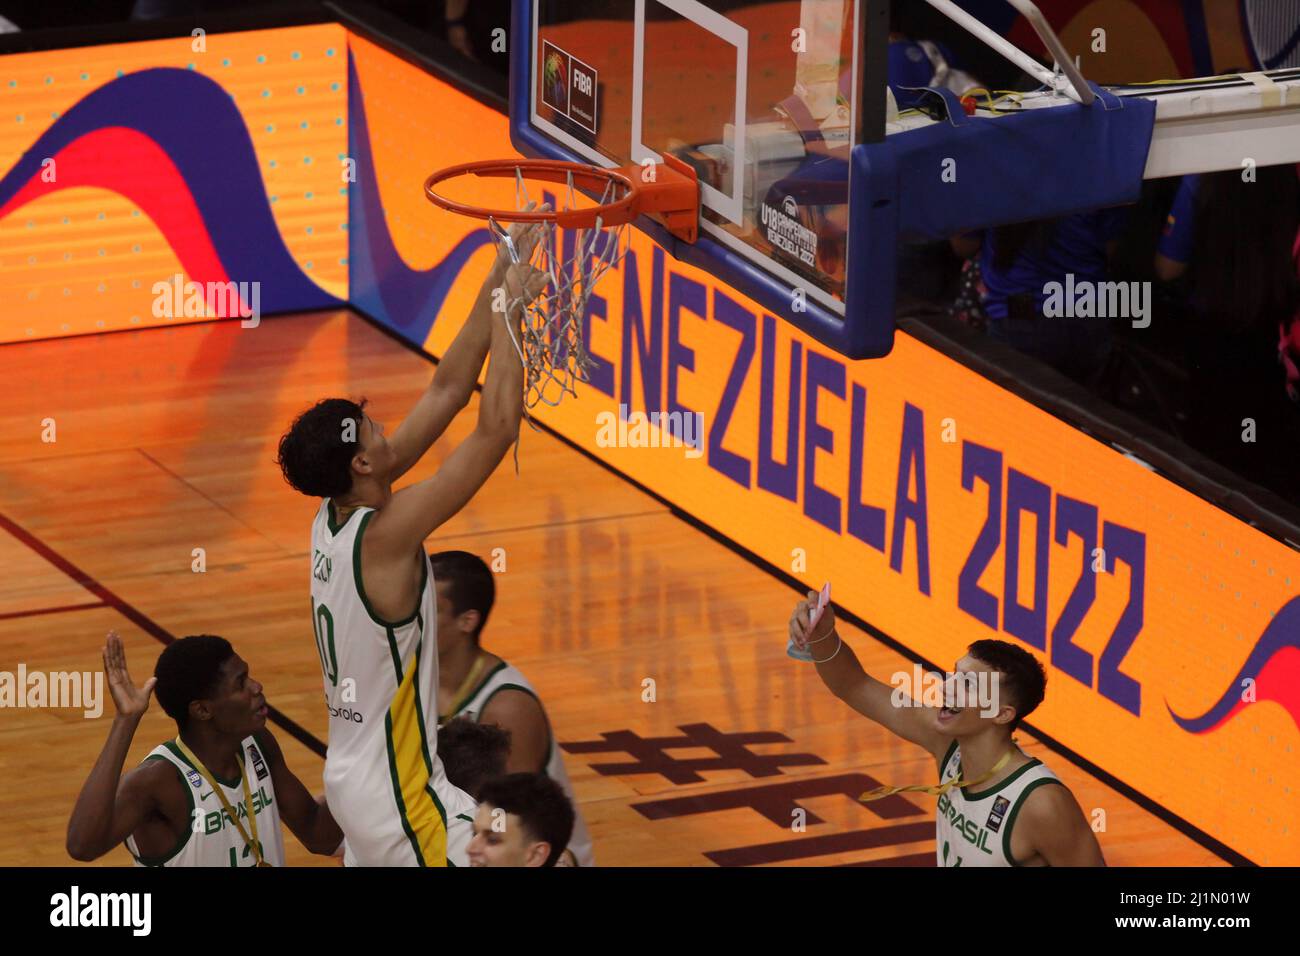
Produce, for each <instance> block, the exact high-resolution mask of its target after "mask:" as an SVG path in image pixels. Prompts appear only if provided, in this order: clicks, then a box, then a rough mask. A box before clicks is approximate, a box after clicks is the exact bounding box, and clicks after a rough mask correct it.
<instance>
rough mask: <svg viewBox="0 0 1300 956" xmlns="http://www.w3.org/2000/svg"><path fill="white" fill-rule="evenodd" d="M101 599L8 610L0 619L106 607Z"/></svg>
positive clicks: (6, 619)
mask: <svg viewBox="0 0 1300 956" xmlns="http://www.w3.org/2000/svg"><path fill="white" fill-rule="evenodd" d="M107 606H108V605H107V604H105V603H104V602H103V601H89V602H87V603H85V604H61V605H59V606H58V607H38V608H34V609H32V610H30V611H9V612H7V613H5V614H0V621H12V620H13V619H14V618H17V617H39V616H40V615H42V614H64V613H66V612H68V611H85V610H88V609H90V608H92V607H107Z"/></svg>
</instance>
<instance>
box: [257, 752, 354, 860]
mask: <svg viewBox="0 0 1300 956" xmlns="http://www.w3.org/2000/svg"><path fill="white" fill-rule="evenodd" d="M254 739H255V740H256V741H257V744H258V746H259V747H261V748H262V754H263V755H264V756H265V757H266V762H267V764H268V765H269V766H270V768H271V783H272V784H273V785H274V786H275V798H276V800H278V801H279V802H280V817H281V818H282V819H283V820H284V822H285V825H286V826H288V828H289V829H290V830H291V831H292V832H293V835H294V836H296V837H297V838H298V841H299V842H300V843H302V845H303V846H305V847H306V848H307V849H308V850H310V851H311V852H312V853H319V854H321V855H322V856H329V855H330V854H332V853H333V852H334V851H335V850H337V849H338V848H339V845H340V844H341V843H342V842H343V831H342V830H341V829H339V825H338V823H336V822H335V820H334V815H333V814H332V813H330V810H329V807H328V806H326V805H325V802H324V800H323V799H321V800H317V799H316V798H315V797H313V796H312V795H311V791H310V790H308V789H307V788H306V786H304V785H303V782H302V781H301V780H299V779H298V777H297V775H296V774H294V772H293V771H292V770H290V769H289V765H288V764H287V763H286V762H285V759H284V752H283V751H282V750H281V749H280V742H279V741H278V740H276V739H275V735H274V734H272V733H271V730H270V728H269V727H264V728H262V729H261V730H259V731H258V732H257V733H256V734H255V735H254Z"/></svg>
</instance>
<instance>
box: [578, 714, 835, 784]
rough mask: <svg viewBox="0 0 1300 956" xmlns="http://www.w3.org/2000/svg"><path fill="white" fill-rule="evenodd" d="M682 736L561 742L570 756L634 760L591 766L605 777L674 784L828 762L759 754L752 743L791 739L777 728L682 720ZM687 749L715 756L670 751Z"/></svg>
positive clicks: (612, 735)
mask: <svg viewBox="0 0 1300 956" xmlns="http://www.w3.org/2000/svg"><path fill="white" fill-rule="evenodd" d="M677 729H678V730H680V731H681V732H682V736H680V737H642V736H640V735H639V734H637V733H635V732H633V731H631V730H615V731H609V732H604V733H602V734H601V737H603V738H605V739H604V740H579V741H574V742H572V743H561V744H560V746H561V747H562V748H563V749H564V750H565V751H567V752H568V753H571V754H595V753H619V752H622V753H627V754H631V755H632V757H633V758H635V759H633V760H630V761H622V762H619V763H602V764H591V765H590V766H591V768H592V769H593V770H595V771H596V772H597V773H598V774H601V775H602V776H606V777H610V776H615V775H619V774H635V773H656V774H659V775H660V776H662V777H664V778H665V779H666V780H668V781H669V782H670V783H674V784H683V783H700V782H702V781H703V780H704V778H703V777H701V776H700V775H699V773H698V772H697V771H700V770H743V771H744V772H745V773H747V774H749V775H750V776H751V777H771V776H776V775H779V774H780V773H782V770H781V768H782V767H808V766H814V765H822V764H825V763H826V761H825V760H823V759H822V758H821V757H818V756H817V755H816V754H756V753H751V752H750V750H749V745H751V744H776V743H786V744H788V743H793V741H792V740H791V739H790V738H789V737H787V736H786V735H785V734H782V733H777V732H776V731H766V730H760V731H752V732H749V733H734V734H728V733H724V732H722V731H720V730H717V729H716V728H714V727H712V726H710V725H709V724H682V725H679V726H678V728H677ZM688 747H704V748H707V749H708V750H712V751H713V752H714V754H716V756H713V757H689V758H685V759H677V758H675V757H673V756H672V755H671V754H669V753H668V751H670V750H682V749H684V748H688Z"/></svg>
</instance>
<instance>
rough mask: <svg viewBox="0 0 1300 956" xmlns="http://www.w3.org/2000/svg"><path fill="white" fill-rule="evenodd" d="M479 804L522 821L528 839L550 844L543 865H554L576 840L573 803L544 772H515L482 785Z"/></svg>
mask: <svg viewBox="0 0 1300 956" xmlns="http://www.w3.org/2000/svg"><path fill="white" fill-rule="evenodd" d="M479 802H480V803H485V804H487V805H488V806H489V807H495V808H499V809H501V810H504V811H505V812H506V813H512V814H514V815H515V816H517V817H518V818H519V821H520V823H521V824H522V825H523V828H524V830H525V832H526V833H527V835H528V837H529V838H530V839H533V840H539V841H545V842H546V843H548V844H550V847H551V855H550V856H548V857H547V858H546V862H545V863H543V864H542V866H555V864H556V861H558V860H559V859H560V856H561V855H562V854H563V853H564V848H565V847H567V846H568V845H569V840H570V839H572V837H573V817H574V814H573V804H572V803H570V802H569V798H568V796H566V795H565V793H564V791H563V790H562V789H561V788H560V785H559V784H558V783H556V782H555V781H554V780H552V779H551V778H550V777H548V776H547V775H546V774H544V773H512V774H509V775H508V776H505V777H498V778H497V779H495V780H491V781H488V783H486V784H484V785H483V790H482V793H481V795H480V798H479Z"/></svg>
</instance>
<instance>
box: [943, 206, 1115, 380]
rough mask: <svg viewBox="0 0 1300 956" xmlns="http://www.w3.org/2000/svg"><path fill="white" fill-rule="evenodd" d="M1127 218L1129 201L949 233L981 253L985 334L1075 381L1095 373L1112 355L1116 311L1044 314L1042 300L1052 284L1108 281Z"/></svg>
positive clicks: (964, 250)
mask: <svg viewBox="0 0 1300 956" xmlns="http://www.w3.org/2000/svg"><path fill="white" fill-rule="evenodd" d="M1127 219H1128V210H1127V209H1126V208H1122V207H1121V208H1116V209H1101V210H1095V211H1092V212H1086V213H1076V214H1075V215H1072V216H1066V217H1064V218H1062V219H1055V220H1049V221H1043V222H1030V223H1018V224H1016V225H1011V226H1002V227H999V228H997V229H992V230H986V231H985V232H983V233H979V234H975V235H974V236H966V237H961V238H959V239H955V240H953V247H954V248H955V249H956V250H957V252H958V254H959V255H963V256H965V257H967V258H969V257H970V256H973V255H975V254H976V253H978V255H979V265H980V272H981V275H982V280H983V284H984V295H983V311H984V314H985V315H986V316H987V320H988V331H989V336H990V338H993V339H995V340H997V341H1001V342H1005V343H1007V344H1008V345H1011V346H1013V347H1014V348H1016V349H1018V350H1019V351H1021V352H1025V353H1027V354H1029V355H1033V356H1034V357H1036V358H1038V359H1040V360H1042V361H1043V362H1046V363H1047V364H1048V365H1051V366H1052V367H1053V368H1055V369H1057V370H1058V371H1060V372H1062V373H1063V374H1065V375H1068V376H1070V377H1071V378H1074V379H1076V380H1078V381H1081V382H1087V381H1088V380H1090V379H1091V378H1092V377H1093V376H1094V375H1096V374H1097V373H1098V372H1099V371H1100V370H1101V368H1102V366H1103V365H1104V363H1105V361H1106V358H1107V356H1108V355H1109V351H1110V342H1111V320H1112V319H1113V318H1115V317H1114V316H1072V315H1069V314H1067V315H1059V316H1058V315H1046V314H1044V306H1045V304H1046V302H1047V300H1048V299H1049V297H1051V296H1052V295H1053V285H1054V284H1059V286H1060V287H1061V288H1069V287H1071V286H1072V287H1073V288H1075V289H1080V288H1082V287H1083V285H1084V284H1085V283H1101V282H1105V281H1107V280H1106V275H1107V269H1108V264H1109V261H1110V259H1111V257H1112V256H1113V255H1114V251H1115V247H1116V245H1117V241H1118V237H1119V234H1120V232H1122V231H1123V228H1124V226H1125V224H1126V223H1127ZM1071 276H1073V278H1070V277H1071ZM1056 294H1057V296H1058V297H1059V296H1060V292H1057V293H1056Z"/></svg>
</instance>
